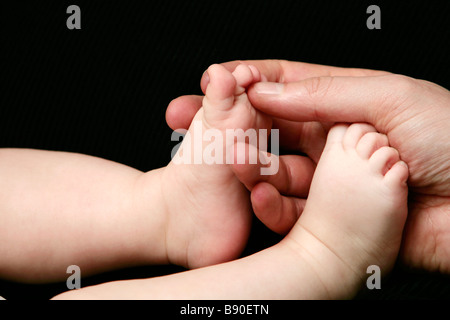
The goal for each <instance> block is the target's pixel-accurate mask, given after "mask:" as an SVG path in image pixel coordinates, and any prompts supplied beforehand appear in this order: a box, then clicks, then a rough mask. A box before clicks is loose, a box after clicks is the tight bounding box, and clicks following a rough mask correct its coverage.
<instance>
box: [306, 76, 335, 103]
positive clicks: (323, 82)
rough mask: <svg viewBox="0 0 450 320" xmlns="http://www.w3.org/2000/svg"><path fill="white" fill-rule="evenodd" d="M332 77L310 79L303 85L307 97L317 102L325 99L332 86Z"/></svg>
mask: <svg viewBox="0 0 450 320" xmlns="http://www.w3.org/2000/svg"><path fill="white" fill-rule="evenodd" d="M333 79H334V78H333V77H316V78H310V79H308V80H307V82H306V83H305V89H306V93H307V95H308V97H309V98H310V99H311V100H313V101H316V103H317V102H319V101H320V100H321V99H323V98H324V97H326V96H327V95H328V94H329V92H330V91H331V88H332V86H333Z"/></svg>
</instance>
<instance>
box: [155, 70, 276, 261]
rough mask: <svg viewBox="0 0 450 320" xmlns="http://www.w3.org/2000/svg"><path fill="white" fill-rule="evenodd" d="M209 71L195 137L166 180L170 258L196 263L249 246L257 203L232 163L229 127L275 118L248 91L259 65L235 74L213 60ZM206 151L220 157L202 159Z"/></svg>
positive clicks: (256, 125)
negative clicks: (256, 105) (258, 106)
mask: <svg viewBox="0 0 450 320" xmlns="http://www.w3.org/2000/svg"><path fill="white" fill-rule="evenodd" d="M207 72H208V74H209V78H210V82H209V84H208V87H207V89H206V94H205V97H204V100H203V106H202V108H201V109H200V110H199V111H198V112H197V114H196V116H195V117H194V120H193V122H192V125H191V127H190V128H189V130H188V133H187V135H186V137H188V136H189V139H186V137H185V139H184V141H183V143H182V145H181V147H180V148H179V150H178V152H177V154H176V155H175V157H174V158H173V160H172V162H171V163H170V164H169V165H168V166H167V168H166V169H165V171H164V173H163V176H164V177H163V181H162V189H163V194H164V195H165V198H166V203H167V208H168V212H169V213H168V216H169V218H168V225H167V232H166V234H167V237H166V238H167V252H168V257H169V260H170V261H171V262H173V263H176V264H180V265H183V266H187V267H190V268H194V267H200V266H206V265H210V264H215V263H220V262H224V261H228V260H231V259H234V258H236V257H238V255H239V254H240V253H241V252H242V250H243V249H244V246H245V244H246V242H247V238H248V235H249V230H250V224H251V206H250V203H249V194H248V191H247V190H246V188H245V187H244V186H243V185H242V184H241V183H240V181H239V180H238V179H237V178H236V176H235V175H234V173H233V171H232V169H231V167H230V165H227V159H228V158H227V153H228V152H229V151H230V148H233V144H234V139H232V140H231V141H229V140H228V139H227V138H226V131H227V130H228V129H242V130H243V131H245V130H247V129H249V128H254V129H263V128H264V129H266V130H267V129H269V128H270V127H271V121H270V119H269V118H268V117H266V116H264V115H263V114H262V113H260V112H258V111H257V110H255V109H254V108H253V107H252V105H251V104H250V102H249V100H248V98H247V95H246V93H245V90H246V87H247V86H249V85H250V84H252V83H253V82H256V81H259V80H260V74H259V71H258V70H257V69H256V68H255V67H253V66H248V65H244V64H242V65H240V66H238V67H237V68H236V69H235V71H234V72H233V73H231V72H229V71H228V70H227V69H225V68H224V67H223V66H221V65H212V66H211V67H210V68H209V69H208V71H207ZM210 132H212V133H213V136H214V139H213V140H214V143H215V145H214V148H211V143H212V141H205V140H208V138H205V136H206V135H207V134H209V133H210ZM199 133H200V135H202V137H200V144H199V143H198V142H199ZM210 138H211V136H210ZM193 141H194V142H193ZM188 142H189V143H188ZM199 145H200V148H198V146H199ZM208 148H209V149H208ZM211 150H213V151H212V152H211ZM207 151H209V152H210V153H208V152H207ZM199 152H200V153H201V154H200V155H199ZM205 154H206V155H212V156H213V157H214V160H215V161H213V162H211V161H207V159H200V161H199V156H200V157H204V156H205ZM196 156H197V158H195V157H196ZM180 159H181V161H180ZM186 159H187V160H188V161H187V162H186V161H185V160H186ZM176 160H177V161H178V162H177V161H176ZM210 160H211V159H210ZM196 163H197V164H196ZM171 199H177V201H171Z"/></svg>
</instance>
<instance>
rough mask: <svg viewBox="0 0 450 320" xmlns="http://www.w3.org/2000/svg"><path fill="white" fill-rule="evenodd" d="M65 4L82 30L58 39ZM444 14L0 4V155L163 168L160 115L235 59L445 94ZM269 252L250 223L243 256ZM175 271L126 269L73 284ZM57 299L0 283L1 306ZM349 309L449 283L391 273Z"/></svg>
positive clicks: (416, 9)
mask: <svg viewBox="0 0 450 320" xmlns="http://www.w3.org/2000/svg"><path fill="white" fill-rule="evenodd" d="M71 4H76V5H78V6H79V7H80V8H81V30H68V29H67V27H66V19H67V17H68V16H69V15H68V14H66V8H67V7H68V6H69V5H71ZM371 4H377V5H378V6H380V8H381V27H382V29H381V30H368V29H367V27H366V20H367V18H368V16H369V15H368V14H367V13H366V9H367V7H368V6H369V5H371ZM449 13H450V2H449V1H421V2H410V1H363V0H351V1H323V0H321V1H317V0H316V1H313V0H309V1H305V0H297V1H285V0H277V1H252V0H249V1H204V0H196V1H167V0H164V1H162V0H158V1H143V0H139V1H100V0H95V1H81V0H76V1H70V2H69V1H15V2H11V3H8V4H4V3H2V5H1V19H0V21H1V31H0V32H1V43H2V46H1V73H0V74H1V78H2V80H3V81H2V89H1V94H0V147H27V148H38V149H47V150H61V151H72V152H79V153H85V154H89V155H94V156H98V157H103V158H106V159H110V160H114V161H117V162H120V163H123V164H126V165H129V166H132V167H135V168H137V169H140V170H144V171H146V170H151V169H154V168H158V167H161V166H164V165H166V164H167V163H168V162H169V161H170V151H171V149H172V148H173V146H174V145H175V144H176V143H175V142H171V141H170V135H171V130H170V129H169V128H168V126H167V125H166V123H165V117H164V113H165V110H166V107H167V105H168V103H169V102H170V101H171V100H172V99H174V98H176V97H178V96H180V95H184V94H201V91H200V88H199V80H200V77H201V75H202V73H203V72H204V70H206V68H207V67H208V66H209V65H210V64H212V63H217V62H225V61H230V60H235V59H267V58H276V59H288V60H295V61H304V62H310V63H318V64H326V65H335V66H341V67H360V68H370V69H379V70H387V71H391V72H395V73H401V74H405V75H408V76H412V77H415V78H421V79H426V80H429V81H432V82H435V83H438V84H440V85H442V86H444V87H446V88H449V87H450V83H449V76H448V57H449V56H450V52H449V47H448V41H449V39H450V34H449V33H450V32H449V30H450V28H449V27H450V23H449V19H448V15H449ZM443 138H448V137H443ZM278 240H279V237H278V236H276V235H274V234H272V233H271V232H269V231H267V230H266V229H265V228H264V227H263V226H261V224H260V223H258V222H257V221H255V227H254V231H253V233H252V235H251V239H250V241H249V245H248V247H247V249H246V251H245V253H244V254H248V253H251V252H254V251H256V250H259V249H261V248H264V247H267V246H269V245H270V244H272V243H275V242H276V241H278ZM0 259H1V257H0ZM180 270H182V269H181V268H179V267H175V266H152V267H141V268H132V269H126V270H119V271H114V272H110V273H106V274H102V275H98V276H94V277H90V278H83V279H82V283H81V284H82V286H87V285H90V284H96V283H101V282H104V281H110V280H117V279H133V278H142V277H151V276H155V275H161V274H167V273H171V272H176V271H180ZM65 290H66V286H65V283H56V284H48V285H27V284H17V283H10V282H7V281H0V295H2V296H4V297H5V298H7V299H48V298H50V297H52V296H54V295H56V294H58V293H60V292H62V291H65ZM359 298H364V299H404V298H420V299H422V298H424V299H427V298H450V278H449V277H447V276H443V275H438V274H428V273H423V272H418V271H412V270H409V269H407V268H405V267H404V266H402V265H400V264H399V265H398V266H397V267H396V269H395V270H394V271H393V273H392V274H391V275H390V276H389V277H387V278H385V279H383V281H382V289H381V290H372V291H369V290H366V291H363V292H362V293H361V294H360V296H359Z"/></svg>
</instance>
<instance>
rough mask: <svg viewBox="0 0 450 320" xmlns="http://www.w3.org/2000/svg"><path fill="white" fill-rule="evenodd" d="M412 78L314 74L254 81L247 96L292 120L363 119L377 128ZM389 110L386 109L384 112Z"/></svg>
mask: <svg viewBox="0 0 450 320" xmlns="http://www.w3.org/2000/svg"><path fill="white" fill-rule="evenodd" d="M412 82H413V79H411V78H408V77H405V76H400V75H382V76H372V77H315V78H309V79H305V80H302V81H298V82H290V83H274V82H259V83H255V84H254V85H253V86H252V87H251V88H250V89H249V90H248V96H249V99H250V101H251V103H252V104H253V106H254V107H255V108H257V109H259V110H261V111H262V112H264V113H266V114H269V115H271V116H275V117H278V118H282V119H286V120H292V121H321V122H367V123H371V124H372V125H374V126H375V127H377V129H378V130H381V129H382V128H380V126H383V124H384V123H385V122H386V120H389V119H386V117H393V116H394V115H395V112H391V111H395V109H396V104H398V102H399V101H402V100H403V99H401V97H407V93H408V92H409V90H410V89H409V88H410V87H411V83H412ZM386 111H389V112H386Z"/></svg>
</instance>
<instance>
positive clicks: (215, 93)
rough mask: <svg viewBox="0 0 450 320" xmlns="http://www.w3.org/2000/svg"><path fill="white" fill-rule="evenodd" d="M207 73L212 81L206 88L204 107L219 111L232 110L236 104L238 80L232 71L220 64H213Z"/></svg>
mask: <svg viewBox="0 0 450 320" xmlns="http://www.w3.org/2000/svg"><path fill="white" fill-rule="evenodd" d="M207 72H208V75H209V79H210V80H209V84H208V87H207V88H206V93H205V99H204V102H203V106H204V107H205V108H208V109H209V108H214V109H218V110H226V109H229V108H231V107H232V106H233V103H234V92H235V89H236V79H235V78H234V76H233V75H232V74H231V72H230V71H228V70H227V69H226V68H225V67H223V66H221V65H220V64H213V65H212V66H210V67H209V68H208V70H207Z"/></svg>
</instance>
